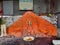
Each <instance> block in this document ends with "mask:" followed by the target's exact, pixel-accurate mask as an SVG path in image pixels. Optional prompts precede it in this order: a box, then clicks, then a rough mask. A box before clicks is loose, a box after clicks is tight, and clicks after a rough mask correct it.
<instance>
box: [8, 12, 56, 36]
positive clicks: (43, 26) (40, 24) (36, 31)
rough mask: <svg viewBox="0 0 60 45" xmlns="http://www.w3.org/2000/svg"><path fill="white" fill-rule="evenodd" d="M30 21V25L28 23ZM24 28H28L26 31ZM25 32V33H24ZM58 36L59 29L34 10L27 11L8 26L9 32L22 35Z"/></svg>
mask: <svg viewBox="0 0 60 45" xmlns="http://www.w3.org/2000/svg"><path fill="white" fill-rule="evenodd" d="M29 21H30V23H31V24H30V26H29V25H28V24H29ZM24 30H26V31H25V32H24ZM23 32H24V34H23ZM26 33H30V34H31V35H41V34H42V35H43V36H45V37H46V36H47V35H50V36H57V29H56V27H55V26H54V25H52V24H51V23H50V22H48V21H47V20H45V19H43V18H41V17H39V16H37V15H36V14H34V13H33V12H30V11H28V12H26V13H25V14H24V15H23V16H22V17H21V18H19V19H18V20H17V21H16V22H14V23H13V24H12V25H11V26H10V27H8V34H10V35H15V36H16V37H21V36H22V34H23V35H25V34H26Z"/></svg>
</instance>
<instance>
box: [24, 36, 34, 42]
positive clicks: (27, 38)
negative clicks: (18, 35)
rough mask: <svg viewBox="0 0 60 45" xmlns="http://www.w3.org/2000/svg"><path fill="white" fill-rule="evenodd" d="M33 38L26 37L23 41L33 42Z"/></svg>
mask: <svg viewBox="0 0 60 45" xmlns="http://www.w3.org/2000/svg"><path fill="white" fill-rule="evenodd" d="M34 39H35V38H34V37H33V36H26V37H24V38H23V40H24V41H33V40H34Z"/></svg>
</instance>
